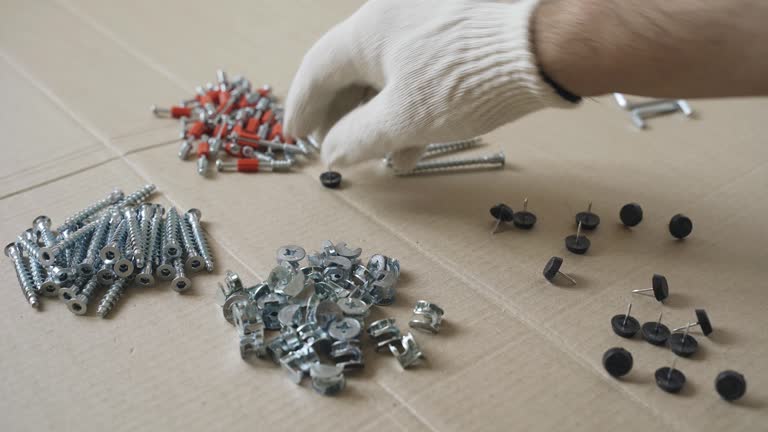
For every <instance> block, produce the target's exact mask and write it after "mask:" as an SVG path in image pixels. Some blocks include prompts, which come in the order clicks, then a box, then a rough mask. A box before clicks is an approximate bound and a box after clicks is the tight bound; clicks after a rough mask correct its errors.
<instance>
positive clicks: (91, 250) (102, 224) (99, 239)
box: [83, 213, 116, 265]
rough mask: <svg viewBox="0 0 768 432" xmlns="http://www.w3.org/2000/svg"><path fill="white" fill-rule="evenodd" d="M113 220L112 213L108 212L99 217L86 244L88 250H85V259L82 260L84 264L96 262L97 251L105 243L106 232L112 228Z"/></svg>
mask: <svg viewBox="0 0 768 432" xmlns="http://www.w3.org/2000/svg"><path fill="white" fill-rule="evenodd" d="M113 220H114V215H112V214H109V213H107V214H104V215H103V216H102V217H101V218H100V219H99V224H98V226H97V227H96V230H94V232H93V236H92V237H91V242H90V243H89V244H88V250H87V251H86V252H85V259H84V260H83V263H84V264H90V265H94V264H95V263H96V259H97V258H98V257H99V251H100V250H101V248H102V247H103V246H104V244H105V243H106V240H107V234H109V230H110V229H111V228H112V225H111V224H112V221H113ZM115 228H116V227H115Z"/></svg>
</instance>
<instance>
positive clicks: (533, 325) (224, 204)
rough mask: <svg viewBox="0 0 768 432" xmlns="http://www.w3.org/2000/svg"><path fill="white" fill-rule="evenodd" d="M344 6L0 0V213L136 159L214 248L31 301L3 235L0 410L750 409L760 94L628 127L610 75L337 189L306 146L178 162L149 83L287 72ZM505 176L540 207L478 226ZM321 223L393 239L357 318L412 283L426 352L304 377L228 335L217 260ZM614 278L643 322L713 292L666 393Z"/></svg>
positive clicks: (52, 418)
mask: <svg viewBox="0 0 768 432" xmlns="http://www.w3.org/2000/svg"><path fill="white" fill-rule="evenodd" d="M358 5H359V2H356V1H351V0H350V1H333V2H313V1H309V0H305V1H295V2H288V3H287V4H285V3H284V2H283V3H279V2H278V3H276V2H271V3H270V2H262V1H248V2H246V1H242V0H239V1H238V0H233V1H228V2H224V3H223V4H217V5H215V8H216V10H220V11H233V10H237V11H238V13H234V14H228V15H227V19H228V20H230V21H228V23H229V25H230V26H231V29H229V31H226V32H222V31H215V28H214V27H215V26H214V27H211V31H200V32H195V31H190V29H191V28H197V27H199V23H200V22H209V21H210V19H211V16H212V11H211V7H212V5H211V4H210V3H209V2H202V1H185V2H181V1H177V0H174V1H164V2H152V1H148V0H142V1H137V2H131V3H130V4H125V5H115V4H111V3H109V2H101V1H97V0H72V1H54V2H22V1H20V0H11V1H6V2H3V4H2V5H0V89H2V90H3V93H4V94H5V95H6V103H5V104H3V106H2V107H0V125H2V126H3V128H4V130H5V131H6V140H5V142H4V144H3V148H4V149H5V150H6V152H5V154H6V157H5V158H4V159H3V161H2V162H0V179H2V180H3V182H2V184H1V185H0V204H2V209H3V210H2V213H0V214H1V215H2V217H0V235H1V236H2V238H4V239H6V241H11V240H12V239H13V238H14V237H15V236H16V235H17V234H18V233H19V232H20V231H21V230H23V229H24V228H26V227H27V225H28V224H29V223H30V222H31V220H32V219H33V218H34V217H35V216H37V215H39V214H41V213H45V214H47V215H49V216H50V217H51V218H53V219H54V222H56V221H61V220H62V219H63V218H64V217H66V216H67V215H69V214H71V213H73V212H74V211H76V210H78V209H79V208H81V207H83V206H84V205H86V204H87V203H89V202H92V201H93V200H95V199H98V198H100V197H102V196H103V195H104V194H105V193H107V192H108V191H109V190H110V189H111V187H113V186H120V187H122V188H123V189H124V190H126V191H129V190H133V189H135V188H136V187H138V186H140V185H141V184H143V183H146V182H153V183H155V184H157V185H158V187H159V189H160V191H161V193H160V194H158V195H157V198H156V200H158V201H160V202H163V203H166V204H168V205H176V206H178V207H179V208H180V209H187V208H189V207H192V206H194V207H198V208H200V209H201V210H202V212H203V221H204V223H205V224H206V225H205V228H206V230H207V231H208V233H209V238H210V239H211V241H212V243H213V248H214V250H215V253H216V260H217V271H216V273H215V274H212V275H208V274H205V275H196V276H195V277H194V279H193V284H194V288H193V290H192V291H191V292H190V293H189V294H185V295H178V294H176V293H175V292H172V291H171V290H170V289H168V288H167V286H166V285H163V284H160V285H158V286H157V287H155V288H148V289H140V288H136V289H133V290H132V291H130V292H129V294H128V295H127V297H126V298H125V300H124V301H123V302H121V304H120V305H119V306H118V309H117V310H116V311H115V312H116V313H115V314H114V316H113V317H112V318H110V319H107V320H101V319H99V318H97V317H95V316H93V315H89V316H86V317H77V316H74V315H73V314H71V313H70V312H69V311H68V310H67V309H66V307H64V305H63V304H59V303H58V302H57V301H44V304H43V308H42V310H41V311H39V312H38V311H35V310H33V309H32V308H30V307H29V306H27V305H26V304H25V303H24V299H23V297H22V295H21V293H20V292H19V288H18V286H17V284H16V278H15V276H14V275H13V270H12V267H11V266H10V264H9V263H8V262H7V260H6V263H5V264H3V265H2V266H0V272H2V275H3V278H2V282H0V290H2V292H3V293H5V296H6V297H5V299H6V301H3V302H2V303H0V329H2V330H0V346H2V352H3V355H2V356H0V371H1V372H0V381H1V382H2V383H3V395H2V397H1V398H0V430H8V431H16V430H30V431H39V430H50V429H55V430H74V429H77V430H83V431H90V430H104V429H107V428H109V429H113V430H136V429H139V430H182V429H184V430H219V429H228V428H234V429H243V428H251V427H257V429H258V430H276V429H280V430H283V429H299V430H303V429H308V428H309V427H310V425H311V427H312V428H313V429H317V430H370V431H378V430H433V431H438V430H439V431H442V430H518V429H519V430H571V431H594V430H611V429H618V428H621V430H632V431H634V430H637V431H641V430H643V431H644V430H675V431H677V430H679V431H701V430H713V431H717V430H734V431H741V430H743V431H755V430H765V428H766V425H768V373H767V371H766V364H768V363H766V361H765V358H766V357H768V336H767V335H766V332H765V331H764V326H765V325H766V324H768V320H766V318H765V304H766V300H768V294H766V291H765V283H766V282H765V277H766V272H765V270H764V265H763V263H764V262H765V260H766V258H768V256H767V255H768V252H766V248H765V246H764V245H765V244H766V242H768V225H766V224H765V221H764V217H763V215H764V214H765V213H766V211H768V201H766V200H765V199H763V195H764V194H765V190H766V186H768V147H766V146H765V136H766V134H767V133H768V125H766V124H765V120H764V119H765V113H766V112H767V109H768V101H766V100H765V99H743V100H729V101H692V105H693V107H694V109H696V110H697V112H698V116H699V118H698V119H696V120H686V119H684V118H683V117H682V116H670V117H665V118H660V119H654V120H651V121H650V123H649V124H650V126H651V129H650V130H648V131H646V132H638V131H635V130H633V129H632V127H631V125H630V122H629V118H628V116H627V115H626V113H624V112H622V111H621V110H619V109H618V108H617V107H616V106H615V105H614V104H613V102H612V100H611V99H610V98H600V99H598V100H597V101H586V102H585V104H584V106H583V107H581V108H580V109H579V110H575V111H569V112H555V111H546V112H542V113H538V114H536V115H533V116H530V117H527V118H525V119H523V120H521V121H519V122H516V123H515V124H512V125H509V126H507V127H504V128H502V129H500V130H498V131H496V132H494V133H492V134H490V135H489V136H487V137H486V138H485V141H486V142H487V146H486V147H484V148H483V149H481V150H477V151H478V152H480V153H488V152H491V151H496V150H498V149H502V150H503V151H504V152H505V153H506V155H507V159H508V161H509V163H508V166H507V167H506V168H505V169H504V170H501V171H493V172H474V173H467V174H462V175H437V176H427V177H420V178H407V179H403V178H393V177H391V176H390V175H388V174H387V173H386V172H384V173H382V172H381V168H380V167H379V166H378V165H377V164H375V163H373V164H367V165H363V166H360V167H356V168H353V169H350V170H348V171H345V172H344V176H345V179H346V183H345V187H344V188H343V189H341V190H338V191H330V190H325V189H323V188H321V187H320V185H319V182H318V181H317V176H318V175H319V173H320V172H322V171H323V168H322V167H321V166H320V164H317V163H308V164H306V166H305V167H304V168H303V169H301V170H300V171H298V172H296V173H292V174H287V175H276V174H275V175H272V174H264V175H261V174H257V175H238V174H231V175H219V176H213V178H211V179H203V178H200V177H198V176H197V174H195V172H194V167H193V164H192V163H182V162H179V161H178V159H177V158H176V155H175V153H176V144H175V143H167V141H168V140H172V139H173V138H174V137H175V136H176V133H177V129H176V123H175V122H173V121H163V120H157V119H154V118H153V117H152V116H151V114H149V112H148V109H147V108H148V106H149V105H150V104H152V103H157V104H161V105H163V104H167V105H170V104H172V103H174V102H175V101H177V100H178V99H181V98H183V97H186V96H188V95H189V94H190V93H191V92H192V87H193V86H194V85H197V84H200V83H203V82H205V81H208V80H212V79H213V77H214V76H213V73H214V71H215V69H216V68H218V67H223V68H225V69H226V70H227V71H228V72H229V73H230V74H237V73H243V74H245V75H247V76H248V77H250V78H251V79H252V80H253V81H254V83H256V84H258V83H262V82H269V83H271V84H272V85H273V86H274V87H275V89H276V91H277V93H278V94H285V92H286V91H287V88H288V85H289V84H290V80H291V78H292V75H293V71H294V70H295V68H296V66H297V65H298V64H299V62H300V60H301V56H302V55H303V53H304V51H305V50H306V49H307V48H308V47H309V46H310V45H311V44H312V43H313V42H314V40H315V39H316V38H317V37H319V36H320V35H321V34H322V33H323V32H324V31H325V30H326V29H327V28H329V27H330V26H332V25H333V24H334V23H336V22H338V21H339V20H340V19H342V18H344V17H345V16H347V15H348V14H349V13H350V12H351V11H353V10H354V9H355V8H356V7H357V6H358ZM180 11H181V12H180ZM196 26H197V27H196ZM525 197H528V198H529V200H530V209H531V210H532V211H534V212H536V213H537V215H538V217H539V222H538V224H537V226H536V228H535V229H534V230H532V231H530V232H522V231H519V230H516V229H514V228H510V229H507V230H505V231H503V232H501V233H499V234H497V235H496V236H493V237H491V236H490V234H489V231H490V229H491V227H492V222H493V221H492V220H491V218H490V216H489V215H488V208H489V207H490V206H491V205H493V204H495V203H497V202H506V203H508V204H509V205H510V206H512V207H513V208H514V209H518V208H520V207H521V205H522V201H523V199H524V198H525ZM589 201H593V202H594V210H595V211H596V212H598V213H599V214H600V215H601V216H602V218H603V223H602V225H601V226H600V227H599V229H598V230H597V231H596V232H594V233H590V234H589V236H590V238H591V239H592V242H593V247H592V249H590V253H589V255H587V256H583V257H577V256H574V255H571V254H568V252H567V251H565V250H564V247H563V240H562V239H563V237H565V236H566V235H568V234H571V233H572V231H573V230H574V227H573V221H572V217H573V214H574V213H576V212H577V211H580V210H581V209H583V208H585V207H586V205H587V203H588V202H589ZM630 201H637V202H640V203H641V204H642V205H643V208H644V210H645V219H644V221H643V223H642V224H641V225H639V226H638V227H636V228H635V229H632V230H627V229H624V228H622V227H621V226H619V225H618V209H619V208H620V207H621V205H623V204H625V203H626V202H630ZM677 212H684V213H686V214H688V215H689V216H690V217H691V218H692V219H693V221H694V224H695V227H694V233H693V235H692V237H691V238H689V239H688V240H686V241H684V242H676V241H673V240H672V239H671V237H670V236H669V235H668V233H667V230H666V224H667V223H668V221H669V218H670V217H671V216H672V215H673V214H675V213H677ZM324 239H332V240H336V241H342V240H344V241H347V242H348V243H349V244H350V245H355V246H360V247H362V248H364V251H365V252H364V253H365V255H366V256H367V255H369V254H371V253H376V252H382V253H385V254H388V255H391V256H394V257H397V258H399V259H400V260H401V262H402V264H403V267H404V276H403V282H402V283H401V285H400V287H399V290H398V299H397V302H396V304H395V305H394V306H392V307H389V308H386V309H384V308H378V309H377V310H376V312H375V313H374V315H373V318H383V317H385V316H393V317H396V318H397V320H398V322H399V323H400V324H401V325H402V326H405V325H406V324H405V323H406V322H407V320H408V319H409V317H410V309H411V307H412V305H413V303H414V302H415V301H416V300H418V299H429V300H432V301H434V302H436V303H438V304H440V305H441V306H442V307H443V308H444V309H445V310H446V317H445V319H446V321H445V323H446V327H445V329H444V331H443V332H441V333H440V334H439V335H436V336H430V335H423V334H420V333H419V334H417V335H416V337H417V339H418V341H419V342H420V344H421V345H422V347H423V349H424V351H425V353H426V355H427V357H428V362H427V363H426V364H425V365H424V366H423V367H421V368H419V369H414V370H409V371H401V370H400V369H399V366H398V365H397V363H396V362H395V361H394V360H393V359H392V358H390V357H389V356H385V355H379V354H376V353H373V352H367V364H368V367H367V368H366V370H365V371H363V372H362V373H361V374H360V376H350V377H349V381H348V388H347V389H346V390H345V392H344V393H342V395H341V396H340V397H338V398H323V397H321V396H319V395H317V394H315V393H314V392H313V391H312V390H311V389H309V388H308V386H307V384H306V382H305V384H304V385H303V386H301V387H300V388H299V387H296V386H295V385H294V384H292V383H291V382H289V380H288V379H287V378H286V377H285V376H284V374H283V372H282V371H280V370H279V369H278V368H276V367H275V366H274V365H272V364H271V363H268V362H256V363H254V364H249V363H245V362H243V361H242V360H240V358H239V353H238V350H237V345H236V335H235V331H234V329H233V328H232V327H231V326H230V325H229V324H227V323H226V322H225V321H224V320H223V318H222V317H221V312H220V309H219V308H218V306H216V305H215V303H214V298H213V295H214V289H215V284H216V282H217V281H219V280H220V279H221V278H222V275H223V273H224V271H225V270H226V269H232V270H235V271H238V272H240V273H241V275H242V276H243V277H244V279H245V280H246V281H249V282H256V281H257V280H258V279H259V278H260V277H264V276H265V275H266V274H267V273H268V272H269V270H270V269H271V267H272V266H273V263H274V251H275V249H277V247H279V246H281V245H284V244H291V243H295V244H301V245H303V246H305V247H306V248H307V249H308V250H312V249H316V248H318V247H319V244H320V242H321V241H322V240H324ZM552 255H560V256H564V257H565V264H564V267H563V270H564V271H567V272H568V273H570V274H572V275H573V276H574V277H575V278H576V279H577V280H578V281H579V283H578V285H577V286H575V287H556V286H552V285H550V284H549V283H547V282H546V281H545V280H544V279H543V278H542V276H541V269H542V267H543V265H544V263H545V262H546V260H547V259H548V258H549V257H550V256H552ZM653 273H661V274H664V275H666V276H667V278H668V279H669V283H670V291H671V295H670V298H669V301H668V302H667V304H665V305H664V306H661V305H659V304H658V303H656V302H655V301H653V300H652V299H650V298H645V297H638V296H631V295H630V294H629V293H630V291H631V290H632V289H637V288H644V287H647V286H649V284H650V278H651V275H652V274H653ZM46 300H47V299H46ZM628 301H632V302H633V304H634V307H633V315H634V316H636V317H637V318H638V319H639V320H640V321H641V322H643V321H650V320H653V319H655V318H657V317H658V314H659V313H660V312H662V311H663V312H664V317H665V319H664V320H665V322H667V323H668V324H670V325H677V324H683V323H684V322H686V321H687V320H690V319H693V318H694V316H693V309H694V308H695V307H704V308H706V309H707V310H708V311H709V313H710V315H711V317H712V321H713V324H714V326H715V332H714V333H713V334H712V335H711V337H709V338H706V337H704V336H703V335H700V334H699V333H698V332H697V333H694V334H695V335H696V337H697V339H698V340H699V343H700V348H701V350H700V352H699V353H698V354H697V356H696V357H695V358H692V359H680V360H679V361H678V363H677V367H678V368H680V369H681V370H683V371H684V372H685V373H686V375H687V377H688V380H689V382H688V383H687V387H686V390H685V391H684V392H683V394H682V395H678V396H672V395H668V394H665V393H663V392H661V391H660V390H659V389H658V388H657V387H656V386H655V385H654V383H653V381H652V374H653V372H654V370H655V369H656V368H658V367H661V366H666V365H668V364H669V363H670V362H671V360H672V354H671V353H670V352H669V351H668V350H665V349H662V348H657V347H653V346H651V345H648V344H647V343H645V342H642V341H641V340H639V339H637V340H623V339H620V338H618V337H617V336H615V335H614V334H613V333H612V332H611V330H610V327H609V319H610V317H611V316H612V315H614V314H618V313H623V310H624V308H625V307H626V303H627V302H628ZM613 346H624V347H626V348H627V349H629V350H630V351H631V352H632V353H633V355H634V357H635V368H634V370H633V371H632V373H631V374H630V375H629V376H628V377H627V378H626V379H625V380H622V381H618V380H615V379H613V378H611V377H609V376H608V375H607V374H606V373H605V372H604V371H603V369H602V366H601V363H600V361H601V356H602V354H603V352H604V351H605V350H606V349H608V348H610V347H613ZM724 369H735V370H739V371H741V372H742V373H744V374H745V375H746V377H747V380H748V391H747V396H746V397H745V398H744V399H743V400H742V401H740V402H738V403H735V404H728V403H725V402H723V401H721V400H719V398H718V396H717V394H716V393H715V392H714V388H713V381H714V377H715V375H716V374H717V373H718V372H719V371H721V370H724Z"/></svg>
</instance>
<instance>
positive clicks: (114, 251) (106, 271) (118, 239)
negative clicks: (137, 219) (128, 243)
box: [96, 212, 128, 285]
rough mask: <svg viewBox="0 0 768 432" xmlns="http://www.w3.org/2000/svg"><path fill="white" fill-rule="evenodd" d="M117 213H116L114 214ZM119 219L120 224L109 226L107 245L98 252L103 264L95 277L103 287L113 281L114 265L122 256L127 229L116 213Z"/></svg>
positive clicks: (120, 216) (119, 215)
mask: <svg viewBox="0 0 768 432" xmlns="http://www.w3.org/2000/svg"><path fill="white" fill-rule="evenodd" d="M116 213H117V212H116ZM117 214H118V217H119V218H120V222H118V223H117V225H113V226H114V230H113V229H112V226H110V233H109V235H108V236H107V244H106V245H104V247H103V248H101V251H99V257H100V258H101V262H102V263H103V264H104V265H103V266H102V267H101V269H100V270H99V271H98V272H96V276H98V278H99V282H101V283H102V284H104V285H109V284H111V283H112V282H114V280H115V277H116V275H115V271H114V265H115V263H116V262H117V261H118V260H120V259H121V258H122V255H123V252H122V251H123V239H124V238H125V236H126V233H127V230H128V227H127V226H126V222H125V220H123V219H122V215H121V214H120V213H117Z"/></svg>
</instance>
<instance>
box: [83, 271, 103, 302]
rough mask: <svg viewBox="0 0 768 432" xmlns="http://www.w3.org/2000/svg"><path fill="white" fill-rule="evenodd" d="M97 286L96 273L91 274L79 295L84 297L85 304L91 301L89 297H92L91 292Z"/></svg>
mask: <svg viewBox="0 0 768 432" xmlns="http://www.w3.org/2000/svg"><path fill="white" fill-rule="evenodd" d="M98 287H99V278H98V277H97V276H96V275H93V276H91V278H90V279H88V282H87V283H86V284H85V286H84V287H83V289H82V290H81V291H80V295H82V296H83V297H85V304H88V303H89V302H90V301H91V298H93V293H94V292H95V291H96V288H98Z"/></svg>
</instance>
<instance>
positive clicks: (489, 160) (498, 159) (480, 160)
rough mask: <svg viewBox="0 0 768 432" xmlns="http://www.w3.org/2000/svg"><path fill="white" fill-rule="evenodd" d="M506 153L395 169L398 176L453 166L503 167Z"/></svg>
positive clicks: (447, 168)
mask: <svg viewBox="0 0 768 432" xmlns="http://www.w3.org/2000/svg"><path fill="white" fill-rule="evenodd" d="M504 162H505V158H504V153H497V154H493V155H490V156H483V157H476V158H470V159H454V160H447V161H431V162H419V163H418V164H416V167H415V168H414V169H412V170H410V171H401V172H398V171H395V175H397V176H411V175H416V174H423V173H429V172H433V171H438V170H450V169H452V168H460V167H470V166H487V167H490V168H502V167H503V166H504Z"/></svg>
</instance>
